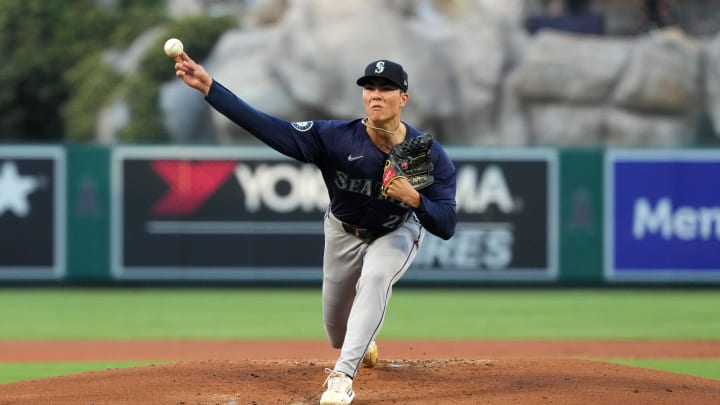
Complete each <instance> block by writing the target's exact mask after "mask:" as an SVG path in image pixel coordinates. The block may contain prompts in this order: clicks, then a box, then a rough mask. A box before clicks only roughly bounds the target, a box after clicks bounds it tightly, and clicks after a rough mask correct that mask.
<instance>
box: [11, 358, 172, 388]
mask: <svg viewBox="0 0 720 405" xmlns="http://www.w3.org/2000/svg"><path fill="white" fill-rule="evenodd" d="M149 364H159V363H158V362H151V361H113V362H107V361H89V362H82V363H71V362H68V363H61V362H58V363H34V362H18V363H15V362H13V363H0V384H3V383H9V382H13V381H24V380H34V379H37V378H47V377H56V376H60V375H67V374H76V373H84V372H87V371H99V370H108V369H113V368H125V367H136V366H146V365H149Z"/></svg>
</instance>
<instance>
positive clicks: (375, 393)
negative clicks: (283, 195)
mask: <svg viewBox="0 0 720 405" xmlns="http://www.w3.org/2000/svg"><path fill="white" fill-rule="evenodd" d="M331 365H332V362H329V361H326V360H321V361H271V360H262V361H222V360H211V361H183V362H178V363H171V364H162V365H154V366H145V367H135V368H126V369H110V370H105V371H97V372H90V373H83V374H77V375H68V376H62V377H54V378H47V379H41V380H32V381H22V382H17V383H10V384H4V385H0V404H46V403H48V404H49V403H52V404H54V405H62V404H67V405H71V404H72V405H76V404H98V405H100V404H220V405H230V404H233V405H236V404H237V405H240V404H293V405H300V404H317V403H318V400H319V398H320V393H321V392H322V387H321V385H322V383H323V381H324V379H325V373H324V371H323V370H324V368H325V367H331ZM355 380H356V382H355V389H356V392H357V397H356V400H355V401H354V402H353V405H361V404H379V403H383V404H405V405H411V404H418V405H419V404H423V405H426V404H463V405H467V404H512V403H515V404H517V403H522V404H580V403H584V404H613V405H615V404H629V403H634V404H638V403H642V404H653V405H661V404H693V405H699V404H711V403H712V404H715V403H720V381H715V380H710V379H703V378H696V377H691V376H686V375H678V374H673V373H666V372H660V371H653V370H647V369H642V368H635V367H625V366H618V365H613V364H607V363H603V362H595V361H588V360H578V359H510V358H504V359H495V360H416V361H412V360H398V361H388V360H385V361H380V362H379V363H378V365H377V367H376V368H374V369H362V370H360V372H359V373H358V375H357V377H356V379H355Z"/></svg>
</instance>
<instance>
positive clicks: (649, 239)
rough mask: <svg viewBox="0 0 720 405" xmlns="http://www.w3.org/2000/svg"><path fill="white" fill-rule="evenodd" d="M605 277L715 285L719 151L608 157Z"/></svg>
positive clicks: (719, 269)
mask: <svg viewBox="0 0 720 405" xmlns="http://www.w3.org/2000/svg"><path fill="white" fill-rule="evenodd" d="M605 169H606V173H605V174H606V177H605V181H606V186H605V191H606V203H605V208H606V218H607V221H608V226H607V230H606V241H605V242H606V243H605V262H606V263H605V277H606V279H608V280H636V281H668V280H670V281H672V280H677V281H710V280H720V151H701V150H697V151H692V150H682V151H609V152H608V154H607V157H606V167H605Z"/></svg>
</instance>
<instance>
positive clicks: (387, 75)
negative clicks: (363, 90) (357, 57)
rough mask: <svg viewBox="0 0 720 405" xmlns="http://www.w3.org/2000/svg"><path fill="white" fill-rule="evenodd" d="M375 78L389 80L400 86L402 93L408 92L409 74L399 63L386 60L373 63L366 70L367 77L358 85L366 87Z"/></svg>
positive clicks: (358, 80)
mask: <svg viewBox="0 0 720 405" xmlns="http://www.w3.org/2000/svg"><path fill="white" fill-rule="evenodd" d="M374 78H380V79H385V80H388V81H390V82H392V83H393V84H395V85H396V86H398V87H399V88H400V89H401V90H402V91H404V92H407V89H408V74H407V72H406V71H405V69H403V67H402V66H400V64H398V63H395V62H393V61H389V60H386V59H380V60H376V61H375V62H371V63H370V64H369V65H367V67H366V68H365V75H364V76H363V77H361V78H359V79H357V84H358V86H364V85H365V83H367V82H368V81H369V80H370V79H374Z"/></svg>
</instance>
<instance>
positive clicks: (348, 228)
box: [342, 222, 392, 243]
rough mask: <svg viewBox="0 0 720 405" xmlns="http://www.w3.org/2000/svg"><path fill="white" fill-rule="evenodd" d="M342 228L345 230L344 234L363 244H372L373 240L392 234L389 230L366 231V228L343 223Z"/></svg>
mask: <svg viewBox="0 0 720 405" xmlns="http://www.w3.org/2000/svg"><path fill="white" fill-rule="evenodd" d="M342 227H343V229H344V230H345V232H347V233H349V234H350V235H354V236H355V237H356V238H358V239H361V240H363V241H365V242H368V243H369V242H372V241H374V240H375V239H377V238H379V237H381V236H383V235H387V234H388V233H390V232H392V231H391V230H384V229H383V230H374V229H368V228H361V227H359V226H355V225H350V224H346V223H345V222H343V223H342Z"/></svg>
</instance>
